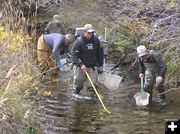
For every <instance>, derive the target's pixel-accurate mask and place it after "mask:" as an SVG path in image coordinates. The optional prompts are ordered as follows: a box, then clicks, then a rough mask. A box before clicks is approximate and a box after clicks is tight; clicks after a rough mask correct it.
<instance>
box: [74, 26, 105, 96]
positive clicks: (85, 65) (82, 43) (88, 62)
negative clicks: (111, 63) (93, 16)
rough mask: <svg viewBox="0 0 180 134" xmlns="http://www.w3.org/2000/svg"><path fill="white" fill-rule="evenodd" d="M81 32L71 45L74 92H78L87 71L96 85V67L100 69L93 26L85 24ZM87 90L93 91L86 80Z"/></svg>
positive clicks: (100, 57) (98, 50)
mask: <svg viewBox="0 0 180 134" xmlns="http://www.w3.org/2000/svg"><path fill="white" fill-rule="evenodd" d="M83 28H84V32H83V34H82V35H81V36H80V37H78V38H77V39H76V41H75V42H74V44H73V47H72V52H71V55H72V62H73V65H74V66H73V72H74V83H73V84H74V86H73V90H74V93H76V94H79V93H80V91H81V90H82V89H83V87H84V82H85V81H86V80H87V78H86V74H85V72H86V71H87V72H88V73H89V75H90V77H91V79H92V82H93V83H94V84H95V85H96V86H97V81H96V80H97V74H98V69H99V70H101V71H102V66H103V59H102V51H101V48H100V41H99V39H98V38H97V36H94V32H95V30H94V27H93V26H92V25H91V24H86V25H85V26H84V27H83ZM87 89H88V90H89V91H91V92H93V89H92V86H91V85H90V83H89V82H88V88H87Z"/></svg>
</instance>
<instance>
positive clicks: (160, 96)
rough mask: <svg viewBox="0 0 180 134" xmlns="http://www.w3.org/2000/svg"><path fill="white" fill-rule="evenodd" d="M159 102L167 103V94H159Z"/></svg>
mask: <svg viewBox="0 0 180 134" xmlns="http://www.w3.org/2000/svg"><path fill="white" fill-rule="evenodd" d="M158 102H159V103H160V104H161V105H166V104H167V101H166V97H165V94H160V95H158Z"/></svg>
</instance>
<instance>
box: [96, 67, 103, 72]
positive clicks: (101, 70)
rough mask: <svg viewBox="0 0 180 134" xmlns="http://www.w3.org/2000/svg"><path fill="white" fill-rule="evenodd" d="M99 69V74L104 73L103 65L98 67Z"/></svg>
mask: <svg viewBox="0 0 180 134" xmlns="http://www.w3.org/2000/svg"><path fill="white" fill-rule="evenodd" d="M97 71H98V74H102V73H103V67H102V66H101V67H98V68H97Z"/></svg>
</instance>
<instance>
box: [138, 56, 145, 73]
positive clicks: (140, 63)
mask: <svg viewBox="0 0 180 134" xmlns="http://www.w3.org/2000/svg"><path fill="white" fill-rule="evenodd" d="M139 73H142V74H144V73H145V66H144V63H143V61H142V60H141V58H139Z"/></svg>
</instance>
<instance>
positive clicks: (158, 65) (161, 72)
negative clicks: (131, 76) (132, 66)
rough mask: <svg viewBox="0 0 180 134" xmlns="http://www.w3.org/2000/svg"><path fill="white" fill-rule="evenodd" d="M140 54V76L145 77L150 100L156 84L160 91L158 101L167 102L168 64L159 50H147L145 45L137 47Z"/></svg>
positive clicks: (146, 90) (145, 88) (145, 86)
mask: <svg viewBox="0 0 180 134" xmlns="http://www.w3.org/2000/svg"><path fill="white" fill-rule="evenodd" d="M137 53H138V56H139V69H140V74H139V77H140V78H144V79H145V84H144V90H145V92H148V93H149V94H150V101H151V100H152V89H153V85H154V84H155V87H156V90H157V92H158V101H159V103H160V104H162V105H165V104H166V98H165V94H164V81H165V74H166V64H165V62H164V61H163V59H162V56H161V54H160V53H159V52H157V51H155V50H147V49H146V47H145V46H143V45H140V46H138V47H137Z"/></svg>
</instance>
